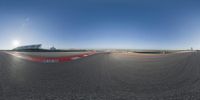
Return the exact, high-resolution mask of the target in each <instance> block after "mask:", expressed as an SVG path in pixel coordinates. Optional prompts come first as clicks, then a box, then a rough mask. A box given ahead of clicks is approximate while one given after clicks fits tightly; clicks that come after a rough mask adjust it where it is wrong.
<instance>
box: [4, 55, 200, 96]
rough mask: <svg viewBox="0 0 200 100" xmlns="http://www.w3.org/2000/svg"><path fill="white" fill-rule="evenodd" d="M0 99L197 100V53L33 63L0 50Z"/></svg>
mask: <svg viewBox="0 0 200 100" xmlns="http://www.w3.org/2000/svg"><path fill="white" fill-rule="evenodd" d="M0 80H1V81H0V100H200V52H188V53H176V54H166V55H164V54H162V55H159V54H157V55H155V54H152V55H145V54H125V53H101V54H94V55H91V56H88V57H85V58H82V59H78V60H74V61H70V62H62V63H39V62H31V61H27V60H24V59H19V58H17V57H14V56H12V55H9V54H7V53H4V52H0Z"/></svg>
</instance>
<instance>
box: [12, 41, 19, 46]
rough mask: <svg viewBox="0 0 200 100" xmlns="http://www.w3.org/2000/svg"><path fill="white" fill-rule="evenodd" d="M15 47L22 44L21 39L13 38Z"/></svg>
mask: <svg viewBox="0 0 200 100" xmlns="http://www.w3.org/2000/svg"><path fill="white" fill-rule="evenodd" d="M12 44H13V46H14V47H18V46H19V45H20V41H19V40H13V42H12Z"/></svg>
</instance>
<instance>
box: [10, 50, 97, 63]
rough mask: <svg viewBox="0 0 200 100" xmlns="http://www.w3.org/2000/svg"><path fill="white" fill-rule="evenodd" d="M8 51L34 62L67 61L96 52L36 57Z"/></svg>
mask: <svg viewBox="0 0 200 100" xmlns="http://www.w3.org/2000/svg"><path fill="white" fill-rule="evenodd" d="M7 53H8V54H10V55H13V56H15V57H18V58H21V59H25V60H29V61H33V62H43V63H56V62H67V61H71V60H77V59H79V58H83V57H87V56H89V55H93V54H95V53H96V52H89V53H83V54H79V55H73V56H65V57H34V56H28V55H24V54H19V53H17V52H14V53H10V52H7Z"/></svg>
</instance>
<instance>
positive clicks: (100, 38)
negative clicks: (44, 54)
mask: <svg viewBox="0 0 200 100" xmlns="http://www.w3.org/2000/svg"><path fill="white" fill-rule="evenodd" d="M199 5H200V2H198V1H192V0H165V1H164V0H163V1H161V0H32V1H31V0H13V1H11V0H1V1H0V43H1V45H0V49H11V48H13V47H14V46H13V43H12V42H13V41H15V40H18V41H20V45H26V44H38V43H41V44H43V47H44V48H49V47H50V46H55V47H57V48H64V49H67V48H120V49H122V48H124V49H188V48H190V47H193V48H195V49H200V39H199V37H200V33H199V32H200V28H199V27H200V7H199Z"/></svg>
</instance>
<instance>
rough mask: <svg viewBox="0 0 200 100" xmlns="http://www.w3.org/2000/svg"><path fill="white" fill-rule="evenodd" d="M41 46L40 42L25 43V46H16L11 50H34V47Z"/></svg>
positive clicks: (38, 47) (39, 47)
mask: <svg viewBox="0 0 200 100" xmlns="http://www.w3.org/2000/svg"><path fill="white" fill-rule="evenodd" d="M41 46H42V44H34V45H26V46H19V47H16V48H14V49H13V50H35V49H41Z"/></svg>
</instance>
